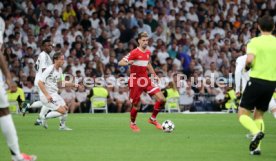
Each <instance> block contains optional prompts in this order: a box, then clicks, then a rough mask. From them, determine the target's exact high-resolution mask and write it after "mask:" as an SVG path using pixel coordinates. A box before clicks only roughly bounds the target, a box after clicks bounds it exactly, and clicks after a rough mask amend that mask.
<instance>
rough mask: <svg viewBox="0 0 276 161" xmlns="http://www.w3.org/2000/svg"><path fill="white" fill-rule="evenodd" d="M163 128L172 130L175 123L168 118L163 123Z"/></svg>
mask: <svg viewBox="0 0 276 161" xmlns="http://www.w3.org/2000/svg"><path fill="white" fill-rule="evenodd" d="M162 128H163V131H164V132H172V131H173V130H174V128H175V125H174V123H173V122H172V121H171V120H166V121H164V122H163V123H162Z"/></svg>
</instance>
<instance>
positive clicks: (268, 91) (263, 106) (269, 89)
mask: <svg viewBox="0 0 276 161" xmlns="http://www.w3.org/2000/svg"><path fill="white" fill-rule="evenodd" d="M262 88H263V90H264V91H263V92H262V91H260V92H262V93H263V94H262V96H261V97H259V98H258V100H257V101H258V102H257V104H256V109H255V111H254V121H255V124H256V125H257V127H258V129H259V130H260V131H261V132H262V133H263V134H264V130H265V123H264V120H263V116H264V113H265V111H267V110H268V107H269V103H270V102H271V97H272V94H273V91H274V90H273V89H274V88H273V86H270V85H269V84H264V85H263V86H262ZM255 137H256V136H255ZM255 140H256V139H255ZM250 146H251V147H255V146H257V148H256V149H255V150H252V151H251V152H250V153H251V154H252V155H260V154H261V141H259V143H258V141H254V137H253V139H252V141H251V144H250Z"/></svg>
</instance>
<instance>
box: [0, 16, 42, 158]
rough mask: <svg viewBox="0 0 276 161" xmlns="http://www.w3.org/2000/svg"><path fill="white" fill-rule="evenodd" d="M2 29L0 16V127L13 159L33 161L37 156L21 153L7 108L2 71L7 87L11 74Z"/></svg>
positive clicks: (9, 83) (3, 27)
mask: <svg viewBox="0 0 276 161" xmlns="http://www.w3.org/2000/svg"><path fill="white" fill-rule="evenodd" d="M4 31H5V22H4V20H3V19H2V18H1V17H0V69H1V70H0V128H1V130H2V132H3V134H4V136H5V139H6V140H7V144H8V147H9V149H10V152H11V155H12V160H13V161H35V160H36V158H37V157H36V156H34V155H27V154H21V152H20V149H19V144H18V137H17V134H16V129H15V126H14V123H13V120H12V117H11V114H10V112H9V108H8V106H9V103H8V98H7V95H6V91H5V88H4V81H3V76H2V72H3V74H4V76H5V78H6V82H7V84H8V86H9V87H10V85H11V75H10V72H9V70H8V67H7V64H6V61H5V58H4V56H3V52H2V51H3V50H2V44H3V33H4Z"/></svg>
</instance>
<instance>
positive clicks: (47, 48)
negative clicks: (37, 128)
mask: <svg viewBox="0 0 276 161" xmlns="http://www.w3.org/2000/svg"><path fill="white" fill-rule="evenodd" d="M42 47H43V51H42V52H41V53H40V54H39V56H38V58H37V61H36V64H35V68H36V70H37V73H36V76H35V82H34V84H35V86H36V87H37V88H38V91H39V95H41V94H42V93H41V91H40V89H39V87H38V81H39V79H40V77H41V75H42V72H43V71H44V70H45V69H46V68H47V67H49V66H50V65H52V64H53V62H52V59H51V57H50V55H49V54H50V53H51V51H52V44H51V41H50V40H49V39H45V40H43V41H42ZM24 105H25V106H23V107H22V112H23V116H25V114H26V112H27V110H28V109H30V108H41V107H42V106H43V104H42V102H41V101H36V102H33V103H32V104H31V105H30V106H29V105H28V104H24ZM46 112H47V108H42V109H41V111H40V114H39V118H38V119H37V120H36V123H35V125H40V123H41V120H40V118H41V117H42V116H44V115H45V114H46Z"/></svg>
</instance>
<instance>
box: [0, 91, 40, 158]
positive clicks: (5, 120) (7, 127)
mask: <svg viewBox="0 0 276 161" xmlns="http://www.w3.org/2000/svg"><path fill="white" fill-rule="evenodd" d="M1 93H2V94H3V95H0V128H1V130H2V133H3V134H4V137H5V139H6V141H7V144H8V147H9V149H10V152H11V155H12V159H13V160H15V161H17V160H23V159H24V158H26V157H29V158H30V159H32V160H36V156H29V155H25V154H24V155H22V154H21V152H20V149H19V144H18V137H17V133H16V129H15V125H14V123H13V120H12V117H11V114H10V112H9V109H8V101H7V97H6V96H5V95H4V91H2V92H1Z"/></svg>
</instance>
